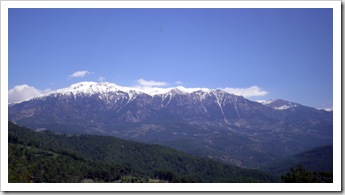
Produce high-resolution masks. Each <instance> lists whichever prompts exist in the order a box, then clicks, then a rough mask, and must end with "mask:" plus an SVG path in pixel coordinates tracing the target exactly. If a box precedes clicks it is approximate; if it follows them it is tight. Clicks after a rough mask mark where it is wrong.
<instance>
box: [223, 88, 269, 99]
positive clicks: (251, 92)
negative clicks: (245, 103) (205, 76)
mask: <svg viewBox="0 0 345 195" xmlns="http://www.w3.org/2000/svg"><path fill="white" fill-rule="evenodd" d="M222 90H224V91H226V92H228V93H232V94H235V95H241V96H243V97H246V98H248V97H253V96H264V95H267V93H268V92H267V91H264V90H262V89H260V88H259V87H257V86H251V87H248V88H224V89H222Z"/></svg>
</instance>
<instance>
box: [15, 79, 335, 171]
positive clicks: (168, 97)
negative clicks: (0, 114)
mask: <svg viewBox="0 0 345 195" xmlns="http://www.w3.org/2000/svg"><path fill="white" fill-rule="evenodd" d="M9 120H10V121H13V122H15V123H17V124H20V125H24V126H27V127H30V128H34V129H37V130H43V129H54V130H56V131H58V132H62V133H77V134H80V133H89V134H99V135H111V136H116V137H121V138H125V139H131V140H136V141H141V142H146V143H157V144H162V145H166V146H170V147H173V148H175V149H178V150H181V151H185V152H188V153H190V154H194V155H199V156H204V157H208V158H211V159H215V160H220V161H223V162H227V163H231V164H236V165H238V166H244V167H259V166H263V165H266V164H268V163H272V162H274V161H278V160H280V159H282V158H285V157H288V156H291V155H294V154H297V153H300V152H303V151H307V150H310V149H313V148H315V147H319V146H324V145H329V144H332V142H333V113H332V112H326V111H323V110H317V109H314V108H310V107H306V106H303V105H300V104H296V103H292V102H288V101H284V100H276V101H271V102H270V103H268V102H266V103H258V102H253V101H250V100H248V99H246V98H244V97H242V96H236V95H233V94H229V93H227V92H225V91H223V90H220V89H215V90H213V89H205V88H184V87H175V88H167V89H160V88H147V89H145V88H142V89H138V88H129V87H121V86H118V85H115V84H112V83H95V82H82V83H77V84H74V85H71V86H70V87H68V88H64V89H60V90H56V91H53V92H51V93H49V94H46V95H43V96H39V97H35V98H32V99H30V100H28V101H24V102H20V103H16V104H11V105H9Z"/></svg>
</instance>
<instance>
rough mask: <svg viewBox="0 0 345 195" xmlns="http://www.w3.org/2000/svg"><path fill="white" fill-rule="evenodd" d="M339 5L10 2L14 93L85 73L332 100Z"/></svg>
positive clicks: (19, 95) (119, 80)
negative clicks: (22, 5) (27, 5)
mask: <svg viewBox="0 0 345 195" xmlns="http://www.w3.org/2000/svg"><path fill="white" fill-rule="evenodd" d="M332 14H333V13H332V9H310V8H309V9H301V8H298V9H275V8H274V9H260V8H258V9H239V8H234V9H231V8H223V9H219V8H218V9H171V8H165V9H146V8H145V9H131V8H126V9H15V8H11V9H9V15H8V36H9V39H8V40H9V46H8V52H9V55H8V57H9V58H8V59H9V61H8V62H9V64H8V70H9V72H8V79H9V80H8V85H9V86H8V87H9V99H10V100H9V101H19V100H21V99H23V98H28V97H30V96H32V95H37V94H41V93H46V92H49V91H51V90H56V89H60V88H65V87H68V86H70V85H71V84H74V83H77V82H81V81H95V82H103V81H105V82H111V83H115V84H117V85H120V86H128V87H130V86H147V87H162V88H165V87H174V86H184V87H187V88H190V87H193V88H194V87H202V88H211V89H217V88H221V89H227V90H228V91H230V92H233V93H235V94H238V95H243V96H245V97H246V98H248V99H250V100H268V99H277V98H279V99H284V100H288V101H292V102H296V103H301V104H303V105H306V106H311V107H315V108H332V106H333V103H332V100H333V43H332V41H333V23H332V20H333V18H332Z"/></svg>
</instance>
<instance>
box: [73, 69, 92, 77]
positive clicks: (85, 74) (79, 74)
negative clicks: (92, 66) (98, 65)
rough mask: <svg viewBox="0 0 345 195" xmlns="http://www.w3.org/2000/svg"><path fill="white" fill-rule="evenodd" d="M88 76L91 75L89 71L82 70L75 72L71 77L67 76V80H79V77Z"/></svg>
mask: <svg viewBox="0 0 345 195" xmlns="http://www.w3.org/2000/svg"><path fill="white" fill-rule="evenodd" d="M89 74H92V72H90V71H86V70H82V71H77V72H75V73H73V74H71V75H69V78H79V77H85V76H87V75H89Z"/></svg>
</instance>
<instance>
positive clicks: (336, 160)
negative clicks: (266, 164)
mask: <svg viewBox="0 0 345 195" xmlns="http://www.w3.org/2000/svg"><path fill="white" fill-rule="evenodd" d="M8 8H333V116H334V117H333V169H334V171H333V183H326V184H319V183H318V184H284V183H278V184H270V183H262V184H261V183H260V184H259V183H253V184H248V183H239V184H237V183H225V184H224V183H222V184H220V183H216V184H210V183H197V184H186V183H169V184H166V183H155V184H152V183H148V184H128V183H116V184H106V183H99V184H98V183H92V184H90V183H88V184H83V183H80V184H79V183H77V184H61V183H49V184H37V183H36V184H28V183H20V184H16V183H8V160H7V159H8V158H7V157H8V139H7V137H8V131H7V129H8V106H7V105H8ZM340 33H341V1H98V2H97V1H50V2H49V1H2V2H1V96H0V98H1V115H0V116H1V136H0V137H1V191H175V192H176V191H341V184H342V183H341V149H342V148H341V130H342V129H341V122H342V121H341V108H342V103H341V34H340Z"/></svg>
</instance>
